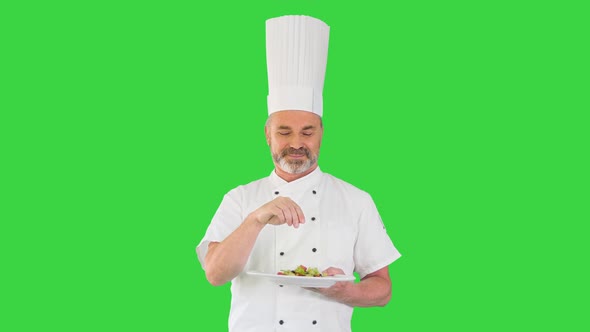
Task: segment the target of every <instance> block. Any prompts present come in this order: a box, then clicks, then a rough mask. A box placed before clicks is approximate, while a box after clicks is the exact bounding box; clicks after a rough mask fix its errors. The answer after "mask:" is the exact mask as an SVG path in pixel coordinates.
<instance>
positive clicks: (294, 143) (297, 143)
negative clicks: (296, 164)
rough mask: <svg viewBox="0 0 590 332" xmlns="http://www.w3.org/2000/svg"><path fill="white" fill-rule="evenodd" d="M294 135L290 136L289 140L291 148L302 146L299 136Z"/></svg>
mask: <svg viewBox="0 0 590 332" xmlns="http://www.w3.org/2000/svg"><path fill="white" fill-rule="evenodd" d="M294 136H295V137H293V138H291V142H289V143H290V145H291V147H292V148H293V149H301V148H302V147H303V143H302V141H301V138H299V137H298V136H297V135H294Z"/></svg>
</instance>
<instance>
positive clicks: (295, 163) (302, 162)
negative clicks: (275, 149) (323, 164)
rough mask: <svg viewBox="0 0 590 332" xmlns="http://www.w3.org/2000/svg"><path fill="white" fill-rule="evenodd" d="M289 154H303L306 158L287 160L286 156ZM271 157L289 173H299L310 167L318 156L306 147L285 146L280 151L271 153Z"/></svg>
mask: <svg viewBox="0 0 590 332" xmlns="http://www.w3.org/2000/svg"><path fill="white" fill-rule="evenodd" d="M289 154H296V155H301V156H303V155H305V156H306V157H307V158H306V159H294V160H289V159H287V156H288V155H289ZM272 159H274V161H275V162H276V163H277V164H278V165H279V166H280V167H281V169H282V170H284V171H285V172H287V173H289V174H301V173H303V172H305V171H307V170H308V169H310V168H311V166H312V165H313V164H315V163H316V161H317V160H318V156H317V155H314V154H312V153H311V151H309V150H308V149H307V148H304V147H302V148H300V149H293V148H286V149H283V150H282V151H281V152H280V153H273V154H272Z"/></svg>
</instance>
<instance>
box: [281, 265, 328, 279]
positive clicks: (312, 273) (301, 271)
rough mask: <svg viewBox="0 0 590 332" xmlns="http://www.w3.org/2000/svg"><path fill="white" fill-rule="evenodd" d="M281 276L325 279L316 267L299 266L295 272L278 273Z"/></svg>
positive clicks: (283, 271) (282, 271) (284, 271)
mask: <svg viewBox="0 0 590 332" xmlns="http://www.w3.org/2000/svg"><path fill="white" fill-rule="evenodd" d="M277 274H278V275H281V276H299V277H323V276H324V275H323V274H321V273H320V271H319V270H318V269H317V268H316V267H310V268H308V267H306V266H304V265H299V266H298V267H296V268H295V270H280V271H279V272H277Z"/></svg>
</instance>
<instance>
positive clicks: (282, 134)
mask: <svg viewBox="0 0 590 332" xmlns="http://www.w3.org/2000/svg"><path fill="white" fill-rule="evenodd" d="M289 134H290V132H288V131H279V135H281V136H287V135H289Z"/></svg>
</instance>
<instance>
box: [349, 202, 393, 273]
mask: <svg viewBox="0 0 590 332" xmlns="http://www.w3.org/2000/svg"><path fill="white" fill-rule="evenodd" d="M363 206H364V209H363V210H362V211H361V214H360V217H359V224H358V235H357V240H356V244H355V248H354V262H355V271H356V272H357V273H358V274H359V276H360V278H361V279H362V278H364V277H365V276H366V275H367V274H369V273H372V272H375V271H377V270H379V269H381V268H383V267H385V266H387V265H389V264H391V263H393V262H394V261H395V260H397V259H398V258H400V257H401V254H400V253H399V251H398V250H397V249H396V248H395V246H394V245H393V242H392V241H391V238H390V237H389V235H388V234H387V231H386V229H385V225H384V224H383V221H382V220H381V216H380V215H379V212H378V211H377V207H376V206H375V203H374V202H373V199H372V198H371V196H369V195H368V194H366V202H365V204H363Z"/></svg>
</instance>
